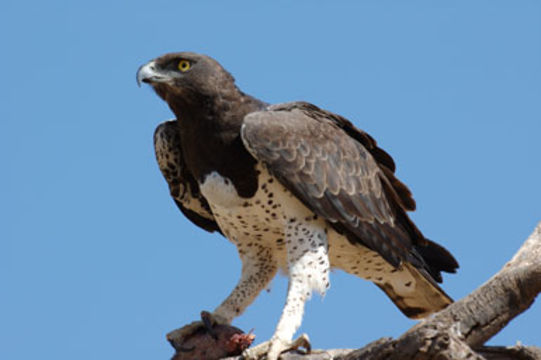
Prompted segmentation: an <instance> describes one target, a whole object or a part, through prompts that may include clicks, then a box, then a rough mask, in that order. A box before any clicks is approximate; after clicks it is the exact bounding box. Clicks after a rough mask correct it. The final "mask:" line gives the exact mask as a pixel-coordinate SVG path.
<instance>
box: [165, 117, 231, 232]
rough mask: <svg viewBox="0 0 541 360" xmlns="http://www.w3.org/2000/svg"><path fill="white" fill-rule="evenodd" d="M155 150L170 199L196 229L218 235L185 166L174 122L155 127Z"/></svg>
mask: <svg viewBox="0 0 541 360" xmlns="http://www.w3.org/2000/svg"><path fill="white" fill-rule="evenodd" d="M154 150H155V153H156V160H157V162H158V166H159V168H160V171H161V173H162V175H163V177H164V178H165V181H167V184H168V185H169V192H170V194H171V197H172V198H173V200H174V201H175V203H176V204H177V206H178V208H179V209H180V211H182V213H183V214H184V215H185V216H186V217H187V218H188V219H189V220H190V221H192V222H193V223H194V224H196V225H197V226H199V227H201V228H203V229H205V230H207V231H210V232H213V231H218V232H221V231H220V228H219V227H218V224H217V223H216V221H215V219H214V215H213V214H212V211H211V209H210V206H209V204H208V202H207V200H206V199H205V198H204V197H203V195H202V194H201V193H200V191H199V184H198V183H197V181H196V180H195V178H194V177H193V175H192V174H191V173H190V172H189V170H188V168H187V167H186V164H185V162H184V157H183V153H182V147H181V142H180V133H179V128H178V123H177V121H176V120H170V121H165V122H163V123H161V124H160V125H158V127H157V128H156V130H155V131H154Z"/></svg>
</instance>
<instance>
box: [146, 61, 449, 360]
mask: <svg viewBox="0 0 541 360" xmlns="http://www.w3.org/2000/svg"><path fill="white" fill-rule="evenodd" d="M137 81H138V82H139V83H140V82H144V83H148V84H150V85H151V86H152V88H153V89H154V90H155V92H156V93H157V94H158V95H159V96H160V97H161V98H162V99H163V100H164V101H165V102H166V103H167V104H168V105H169V107H170V108H171V110H172V111H173V113H174V114H175V116H176V119H175V120H172V121H166V122H164V123H162V124H160V125H159V126H158V128H157V129H156V132H155V134H154V145H155V150H156V157H157V160H158V164H159V167H160V170H161V172H162V174H163V176H164V177H165V179H166V181H167V183H168V184H169V189H170V192H171V196H172V197H173V199H174V200H175V202H176V204H177V205H178V207H179V208H180V210H181V211H182V212H183V213H184V215H185V216H186V217H187V218H188V219H190V220H191V221H192V222H193V223H194V224H196V225H197V226H199V227H201V228H203V229H205V230H207V231H217V232H219V233H221V234H222V235H224V236H225V237H226V238H227V239H229V241H231V242H232V243H233V244H235V246H236V247H237V249H238V253H239V256H240V259H241V261H242V272H241V276H240V280H239V282H238V284H237V285H236V287H235V288H234V289H233V291H232V292H231V294H230V295H229V296H228V297H227V298H226V299H225V300H224V301H223V302H222V304H221V305H220V306H218V307H217V308H216V309H215V310H214V312H213V313H212V315H213V318H214V320H215V321H216V322H218V323H227V324H229V323H230V322H231V321H232V320H233V319H234V318H235V317H237V316H239V315H240V314H242V313H243V311H244V310H245V309H246V307H247V306H248V305H250V303H251V302H252V301H253V300H254V299H255V298H256V297H257V295H258V294H259V293H260V292H261V290H262V289H264V288H265V287H266V286H267V285H268V284H269V282H270V281H271V280H272V279H273V277H274V276H275V274H276V273H277V271H278V270H279V269H281V270H283V271H284V272H285V273H286V274H287V276H288V277H289V287H288V291H287V298H286V303H285V306H284V308H283V312H282V315H281V317H280V320H279V321H278V325H277V327H276V331H275V333H274V335H273V336H272V338H271V339H270V341H268V342H265V343H263V344H261V345H259V346H257V347H255V348H253V349H249V350H247V352H246V353H245V355H246V357H247V358H251V359H254V358H259V357H261V356H264V355H266V356H267V359H269V360H276V359H277V358H278V357H279V355H280V353H281V352H283V351H285V350H287V349H289V348H291V347H292V346H293V345H298V344H299V343H300V341H292V339H293V335H294V334H295V332H296V331H297V329H298V327H299V326H300V324H301V321H302V316H303V311H304V304H305V302H306V300H307V299H308V298H310V296H311V294H312V292H313V291H314V290H315V291H317V292H319V293H325V292H326V291H327V289H328V288H329V284H330V283H329V271H330V270H331V269H333V268H334V269H341V270H344V271H345V272H347V273H350V274H354V275H357V276H359V277H361V278H364V279H367V280H370V281H372V282H374V283H375V284H376V285H377V286H378V287H379V288H381V289H382V290H383V291H384V292H385V293H386V294H387V295H388V296H389V297H390V298H391V300H392V301H393V302H394V303H395V304H396V306H397V307H398V308H399V309H400V310H401V311H402V312H403V313H404V314H405V315H406V316H408V317H410V318H415V319H417V318H422V317H425V316H427V315H429V314H431V313H433V312H435V311H438V310H440V309H442V308H444V307H445V306H447V305H448V304H450V303H451V302H452V300H451V298H450V297H449V296H448V295H447V294H446V293H445V292H444V291H443V290H442V289H441V288H440V287H439V286H438V285H437V283H438V282H441V281H442V277H441V272H442V271H445V272H455V270H456V268H457V267H458V264H457V262H456V260H455V259H454V258H453V256H452V255H451V254H450V253H449V252H448V251H447V250H446V249H444V248H443V247H442V246H440V245H438V244H436V243H434V242H432V241H430V240H428V239H426V238H425V237H424V236H423V234H422V233H421V231H419V229H418V228H417V226H415V224H414V223H413V222H412V221H411V219H410V218H409V217H408V215H407V213H406V212H407V211H412V210H414V209H415V201H414V200H413V198H412V195H411V193H410V191H409V189H408V188H407V187H406V185H404V184H403V183H402V182H401V181H400V180H398V179H397V177H396V176H395V174H394V172H395V164H394V161H393V159H392V158H391V156H390V155H389V154H387V153H386V152H385V151H384V150H382V149H381V148H379V147H378V146H377V143H376V141H375V140H374V139H373V138H372V137H371V136H370V135H368V134H367V133H366V132H364V131H362V130H359V129H357V128H356V127H355V126H354V125H353V124H352V123H351V122H349V121H348V120H347V119H345V118H343V117H341V116H339V115H336V114H333V113H331V112H329V111H326V110H323V109H320V108H318V107H316V106H314V105H312V104H309V103H306V102H291V103H284V104H277V105H269V104H267V103H265V102H263V101H260V100H258V99H256V98H254V97H252V96H249V95H247V94H245V93H243V92H242V91H241V90H240V89H239V88H237V86H236V85H235V81H234V78H233V77H232V76H231V75H230V74H229V73H228V72H227V71H226V70H225V69H224V68H223V67H222V66H221V65H220V64H219V63H218V62H216V61H215V60H214V59H212V58H210V57H208V56H205V55H200V54H196V53H190V52H180V53H171V54H166V55H163V56H161V57H158V58H156V59H155V60H152V61H150V62H149V63H147V64H145V65H143V66H141V67H140V68H139V71H138V72H137ZM197 326H198V324H197V323H196V324H192V325H190V326H188V327H186V328H184V329H183V331H184V333H188V332H190V331H192V330H193V329H194V328H196V327H197ZM303 339H304V340H305V338H303Z"/></svg>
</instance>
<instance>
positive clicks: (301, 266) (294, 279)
mask: <svg viewBox="0 0 541 360" xmlns="http://www.w3.org/2000/svg"><path fill="white" fill-rule="evenodd" d="M286 249H287V259H288V267H289V287H288V292H287V299H286V304H285V306H284V309H283V311H282V316H281V317H280V321H279V322H278V325H277V327H276V331H275V333H274V335H273V336H272V338H271V339H270V341H268V342H265V343H262V344H260V345H258V346H256V347H254V348H251V349H247V350H245V352H244V354H243V356H244V357H245V358H246V359H258V358H261V357H263V355H264V354H266V355H267V359H268V360H276V359H278V357H279V356H280V354H281V353H282V352H284V351H287V350H291V349H293V348H297V347H299V346H304V347H306V348H307V349H308V350H309V347H310V344H309V342H308V337H307V336H306V335H304V334H303V335H302V336H301V337H300V338H299V339H297V340H295V341H292V338H293V335H294V334H295V332H296V331H297V329H298V328H299V326H300V325H301V322H302V316H303V313H304V304H305V302H306V300H308V299H309V298H310V297H311V295H312V291H313V290H316V291H318V292H319V293H321V294H324V293H325V291H326V290H327V288H328V287H329V268H330V266H329V258H328V255H327V250H328V246H327V237H326V233H325V230H324V227H323V226H321V224H320V223H318V222H316V221H313V222H297V221H295V219H291V220H290V221H289V222H288V225H287V231H286Z"/></svg>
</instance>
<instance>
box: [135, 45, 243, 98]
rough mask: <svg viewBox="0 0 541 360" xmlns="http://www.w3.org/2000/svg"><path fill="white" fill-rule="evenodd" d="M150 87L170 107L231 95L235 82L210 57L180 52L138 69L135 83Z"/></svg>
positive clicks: (236, 90)
mask: <svg viewBox="0 0 541 360" xmlns="http://www.w3.org/2000/svg"><path fill="white" fill-rule="evenodd" d="M141 82H144V83H147V84H150V85H151V86H152V87H153V88H154V90H155V91H156V93H157V94H158V95H159V96H160V97H161V98H162V99H163V100H165V101H166V102H167V103H168V104H169V105H171V104H172V103H174V102H183V103H184V102H193V101H202V100H203V99H205V98H206V99H212V98H216V97H222V96H226V97H227V95H228V94H229V95H233V94H237V93H238V92H239V91H238V89H237V88H236V86H235V79H234V78H233V77H232V76H231V74H229V73H228V72H227V71H226V70H225V69H224V68H223V67H222V66H221V65H220V64H219V63H218V62H217V61H216V60H214V59H212V58H211V57H209V56H206V55H201V54H196V53H191V52H179V53H170V54H166V55H163V56H160V57H158V58H156V59H154V60H152V61H150V62H148V63H147V64H145V65H143V66H141V67H140V68H139V70H138V71H137V83H138V84H139V85H140V84H141Z"/></svg>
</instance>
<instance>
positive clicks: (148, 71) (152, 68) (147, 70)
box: [137, 60, 170, 86]
mask: <svg viewBox="0 0 541 360" xmlns="http://www.w3.org/2000/svg"><path fill="white" fill-rule="evenodd" d="M168 80H170V78H169V77H167V76H164V75H163V74H161V73H160V72H159V70H158V69H157V68H156V63H155V62H154V60H153V61H151V62H149V63H147V64H145V65H143V66H141V67H140V68H139V70H137V85H138V86H141V83H142V82H144V83H147V84H152V83H161V82H166V81H168Z"/></svg>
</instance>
